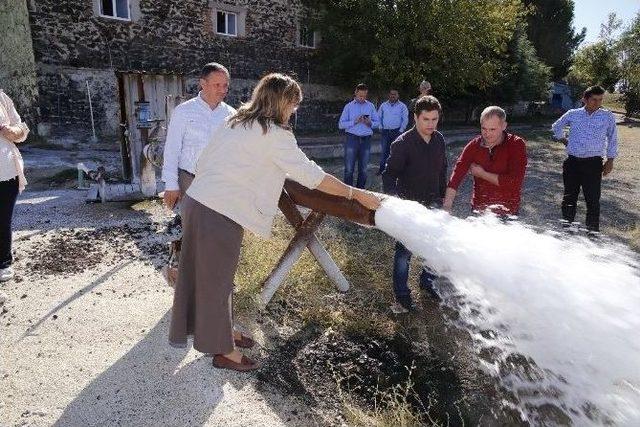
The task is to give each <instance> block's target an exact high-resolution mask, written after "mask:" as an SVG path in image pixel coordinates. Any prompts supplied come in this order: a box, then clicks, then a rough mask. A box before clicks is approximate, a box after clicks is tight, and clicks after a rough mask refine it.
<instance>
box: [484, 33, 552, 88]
mask: <svg viewBox="0 0 640 427" xmlns="http://www.w3.org/2000/svg"><path fill="white" fill-rule="evenodd" d="M502 63H503V66H502V69H501V72H500V77H499V79H498V80H496V82H495V84H494V87H493V90H492V93H491V97H492V98H493V99H495V100H499V101H500V100H504V101H518V100H538V99H543V98H546V92H547V90H548V84H549V79H550V77H551V69H550V67H548V66H547V65H545V64H544V63H543V62H542V61H541V60H540V59H539V58H538V56H537V55H536V50H535V48H534V47H533V44H532V43H531V42H530V41H529V39H528V38H527V35H526V32H525V31H522V30H517V31H516V32H515V34H514V36H513V39H512V40H511V42H510V43H509V48H508V53H507V55H506V57H505V58H504V60H503V61H502Z"/></svg>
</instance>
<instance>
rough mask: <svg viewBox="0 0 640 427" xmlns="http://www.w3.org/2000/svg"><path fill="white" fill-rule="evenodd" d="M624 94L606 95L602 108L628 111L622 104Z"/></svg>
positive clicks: (607, 93)
mask: <svg viewBox="0 0 640 427" xmlns="http://www.w3.org/2000/svg"><path fill="white" fill-rule="evenodd" d="M621 98H622V94H620V93H609V92H606V93H605V94H604V100H603V102H602V106H603V107H604V108H606V109H608V110H612V111H619V112H625V111H626V109H625V107H624V102H622V99H621Z"/></svg>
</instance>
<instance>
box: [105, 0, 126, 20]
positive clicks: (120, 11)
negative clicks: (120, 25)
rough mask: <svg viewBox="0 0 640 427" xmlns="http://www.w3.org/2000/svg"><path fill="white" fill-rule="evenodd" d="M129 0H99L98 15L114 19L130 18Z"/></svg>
mask: <svg viewBox="0 0 640 427" xmlns="http://www.w3.org/2000/svg"><path fill="white" fill-rule="evenodd" d="M129 1H130V0H100V15H101V16H105V17H108V18H114V19H124V20H126V21H129V20H131V15H130V13H129V6H130V5H129Z"/></svg>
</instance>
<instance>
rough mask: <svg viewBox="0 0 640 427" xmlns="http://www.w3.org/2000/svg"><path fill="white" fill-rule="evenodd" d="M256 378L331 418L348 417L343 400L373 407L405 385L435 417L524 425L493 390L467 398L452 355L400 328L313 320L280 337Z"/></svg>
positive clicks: (411, 398)
mask: <svg viewBox="0 0 640 427" xmlns="http://www.w3.org/2000/svg"><path fill="white" fill-rule="evenodd" d="M258 378H259V379H260V380H262V381H264V382H265V383H267V384H269V385H271V386H275V387H277V388H278V389H281V390H285V391H287V392H288V393H295V394H297V395H299V396H303V397H304V398H305V400H306V401H307V402H308V404H309V405H310V406H312V407H314V408H315V409H316V411H317V412H318V413H321V414H323V416H324V418H325V419H328V420H330V421H328V423H329V424H335V425H340V424H341V423H343V422H344V418H345V414H344V411H345V404H346V403H349V404H355V405H356V406H357V407H360V408H364V409H365V410H369V411H374V410H375V409H380V407H381V406H382V407H384V406H385V405H389V404H390V403H391V402H390V401H389V400H388V397H389V396H392V395H394V394H396V395H397V392H398V391H399V390H402V393H403V394H406V396H407V401H408V403H409V404H410V405H411V407H412V410H413V411H414V412H415V413H418V414H420V416H421V417H422V419H423V420H428V421H429V422H430V423H437V424H440V425H464V424H471V425H475V424H478V423H480V422H481V421H482V422H485V423H486V422H490V423H491V422H493V423H495V424H496V425H507V424H508V425H525V424H523V422H522V421H521V420H520V416H519V414H518V413H517V412H516V411H514V410H510V409H509V408H498V406H499V405H498V404H497V403H496V402H495V401H494V400H493V399H490V398H489V397H487V398H485V400H484V402H480V401H477V400H476V401H474V402H473V403H472V402H468V401H466V400H465V396H464V394H465V391H466V390H465V387H466V386H465V384H463V383H464V381H465V379H464V378H460V377H459V376H458V375H457V373H456V370H455V368H454V366H453V364H452V363H451V361H450V360H446V359H445V358H443V357H441V356H440V355H439V354H437V352H432V350H431V347H430V345H429V344H428V343H426V342H424V341H423V342H411V341H410V340H408V339H407V338H406V337H404V336H402V335H400V334H398V335H396V336H394V337H393V338H392V339H386V338H383V337H375V336H373V337H372V336H362V335H355V334H349V335H346V334H342V333H339V332H337V331H333V330H330V329H329V330H325V331H324V332H322V331H321V330H320V328H319V327H317V326H313V325H310V326H307V327H305V328H303V329H302V330H300V331H299V332H298V333H296V334H295V335H293V336H292V337H291V338H289V339H288V340H286V342H283V343H280V344H279V345H278V352H277V353H276V354H273V355H271V356H270V358H269V359H268V360H267V361H266V362H265V365H264V367H263V368H262V370H261V371H260V373H259V375H258Z"/></svg>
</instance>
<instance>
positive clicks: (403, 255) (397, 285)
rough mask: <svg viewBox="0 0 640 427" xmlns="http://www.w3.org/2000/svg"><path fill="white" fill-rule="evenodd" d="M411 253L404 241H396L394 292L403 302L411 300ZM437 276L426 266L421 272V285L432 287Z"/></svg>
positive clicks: (399, 300) (398, 299) (397, 298)
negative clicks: (409, 284) (408, 283)
mask: <svg viewBox="0 0 640 427" xmlns="http://www.w3.org/2000/svg"><path fill="white" fill-rule="evenodd" d="M411 255H412V254H411V251H409V249H407V248H406V247H405V246H404V245H403V244H402V243H400V242H396V253H395V255H394V257H393V292H394V293H395V295H396V300H397V301H398V302H399V303H401V304H405V303H410V302H411V290H410V289H409V286H407V280H408V279H409V263H410V262H411ZM437 277H438V276H437V275H436V274H435V273H434V272H433V271H432V270H431V269H429V268H427V267H424V268H423V269H422V272H421V273H420V287H421V288H430V287H431V286H432V284H433V281H434V280H435V279H436V278H437Z"/></svg>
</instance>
